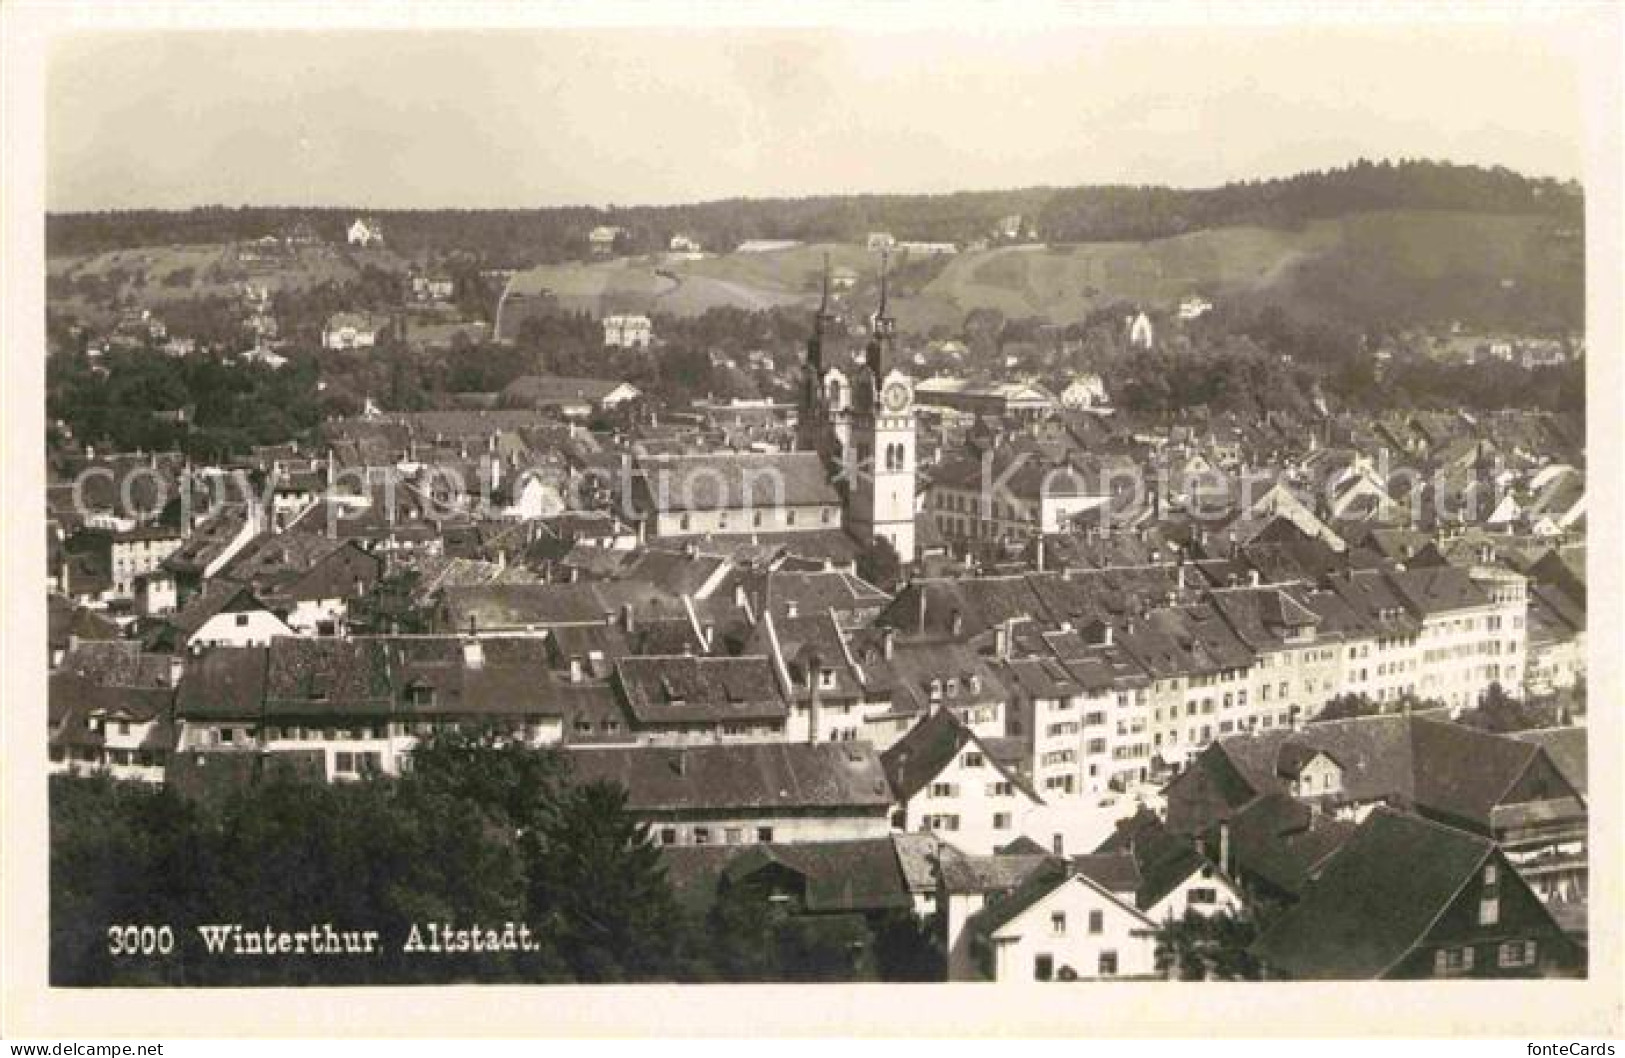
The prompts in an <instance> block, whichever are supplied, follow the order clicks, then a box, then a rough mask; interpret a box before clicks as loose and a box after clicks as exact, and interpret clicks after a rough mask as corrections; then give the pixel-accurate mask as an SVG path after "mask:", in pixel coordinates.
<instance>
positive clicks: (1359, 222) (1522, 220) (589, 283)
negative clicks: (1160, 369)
mask: <svg viewBox="0 0 1625 1058" xmlns="http://www.w3.org/2000/svg"><path fill="white" fill-rule="evenodd" d="M1554 227H1555V222H1553V221H1552V220H1550V219H1549V218H1544V217H1534V216H1509V215H1494V214H1480V213H1452V212H1427V211H1420V210H1388V211H1381V212H1374V213H1356V214H1351V215H1349V216H1346V217H1340V218H1336V219H1331V220H1321V221H1313V222H1310V223H1308V224H1305V225H1303V226H1302V227H1301V228H1297V229H1286V228H1263V227H1231V228H1215V229H1211V230H1207V231H1199V232H1193V233H1190V234H1187V235H1180V236H1175V237H1173V238H1168V239H1157V240H1152V241H1149V242H1097V243H1079V244H1075V245H1070V246H1009V247H999V248H994V249H989V250H982V251H977V252H968V253H962V254H959V255H958V256H956V257H953V258H950V259H948V260H947V261H946V263H945V264H944V265H943V267H942V268H941V271H940V273H939V274H938V275H936V277H935V278H933V279H931V280H930V281H929V282H927V283H926V284H925V285H924V286H923V288H921V289H919V290H918V291H917V292H913V293H905V294H901V295H900V296H897V297H895V298H894V300H893V306H894V309H895V311H896V314H897V317H898V320H899V322H900V323H901V325H902V326H903V327H904V328H905V329H908V330H915V331H925V330H928V329H930V328H931V327H933V326H938V325H940V326H946V327H950V328H957V327H958V326H959V325H960V323H961V322H962V321H963V320H964V317H965V314H966V313H967V312H969V311H971V310H972V309H976V308H992V309H997V310H999V311H1000V312H1002V313H1004V314H1005V315H1006V316H1010V317H1023V316H1046V317H1048V318H1049V319H1050V320H1052V321H1055V322H1057V323H1068V322H1073V321H1076V320H1081V319H1083V318H1085V317H1086V316H1088V314H1089V313H1090V312H1091V311H1093V310H1095V309H1097V308H1099V307H1101V306H1103V305H1106V304H1110V303H1112V302H1115V301H1120V300H1128V301H1134V302H1138V303H1141V304H1145V305H1147V306H1153V307H1160V308H1167V307H1170V306H1172V305H1173V304H1174V303H1176V302H1177V301H1178V300H1179V299H1180V298H1181V297H1183V296H1185V295H1187V294H1191V293H1197V292H1199V293H1203V294H1207V295H1209V296H1219V297H1223V296H1225V295H1234V294H1238V293H1270V292H1282V293H1285V292H1289V291H1292V290H1294V289H1295V283H1296V279H1297V276H1298V273H1299V271H1300V270H1301V269H1302V268H1304V267H1305V266H1306V265H1310V264H1312V263H1314V264H1321V265H1324V264H1328V263H1330V264H1332V265H1334V266H1336V267H1345V268H1346V267H1353V266H1354V265H1356V264H1357V265H1358V266H1359V267H1362V268H1372V269H1381V270H1383V271H1384V272H1385V273H1386V274H1387V275H1388V276H1389V277H1390V279H1391V280H1392V281H1394V282H1397V283H1404V282H1412V281H1415V282H1424V283H1425V282H1428V281H1432V280H1437V279H1440V278H1447V277H1457V276H1465V277H1479V278H1481V279H1483V280H1486V281H1491V280H1493V281H1495V282H1499V281H1500V280H1502V279H1511V280H1513V281H1514V282H1519V281H1534V280H1537V279H1538V278H1539V277H1540V276H1541V275H1542V274H1544V273H1548V272H1549V271H1550V270H1551V267H1552V264H1553V253H1554V250H1553V246H1552V238H1551V231H1552V229H1553V228H1554ZM826 252H828V253H829V254H830V259H831V263H832V264H833V265H834V266H836V267H846V268H852V269H854V270H856V271H857V272H858V273H859V275H860V282H859V288H860V291H862V292H863V293H862V294H860V296H872V291H873V287H874V279H875V273H876V269H877V267H878V260H877V258H876V256H875V255H874V254H871V253H868V252H867V251H865V250H864V249H863V248H862V247H859V246H855V245H852V244H809V245H805V246H798V247H795V248H792V249H788V250H779V251H773V252H769V253H732V254H724V255H720V256H707V257H705V258H703V259H700V260H680V259H673V258H667V257H665V256H663V255H660V256H650V257H636V258H623V259H617V260H614V261H604V262H594V263H590V264H568V265H556V266H549V267H546V268H538V269H533V270H530V271H528V272H524V273H521V274H520V275H519V276H518V277H516V278H515V282H514V289H515V290H516V291H519V292H525V293H537V292H539V291H541V290H544V289H546V290H551V291H552V292H553V294H554V295H555V296H556V297H557V298H558V299H559V303H560V305H561V307H563V308H566V309H569V310H577V311H579V310H585V311H590V312H595V313H603V312H627V311H633V312H670V313H674V314H681V315H691V314H696V313H699V312H703V311H704V310H705V309H707V308H710V307H713V306H720V305H729V306H734V307H738V308H765V307H767V306H769V305H793V304H802V305H806V306H810V305H811V304H813V303H814V301H815V299H816V296H817V289H818V275H819V271H820V269H821V268H822V267H823V256H824V254H825V253H826ZM1316 296H1324V291H1321V292H1319V293H1317V295H1316Z"/></svg>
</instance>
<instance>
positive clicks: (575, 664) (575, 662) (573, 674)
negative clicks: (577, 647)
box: [570, 654, 581, 683]
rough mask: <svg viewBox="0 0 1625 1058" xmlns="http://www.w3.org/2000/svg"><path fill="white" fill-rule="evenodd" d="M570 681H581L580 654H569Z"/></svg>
mask: <svg viewBox="0 0 1625 1058" xmlns="http://www.w3.org/2000/svg"><path fill="white" fill-rule="evenodd" d="M570 682H571V683H580V682H581V655H580V654H571V655H570Z"/></svg>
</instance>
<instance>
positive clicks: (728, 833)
mask: <svg viewBox="0 0 1625 1058" xmlns="http://www.w3.org/2000/svg"><path fill="white" fill-rule="evenodd" d="M722 840H723V841H724V842H725V843H727V844H729V845H739V844H743V842H744V840H745V831H744V829H743V828H741V827H728V828H726V829H725V830H723V832H722Z"/></svg>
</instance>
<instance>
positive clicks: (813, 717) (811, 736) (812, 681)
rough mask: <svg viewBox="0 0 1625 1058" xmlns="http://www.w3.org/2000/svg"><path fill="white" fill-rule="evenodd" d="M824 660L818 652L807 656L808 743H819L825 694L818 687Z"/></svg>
mask: <svg viewBox="0 0 1625 1058" xmlns="http://www.w3.org/2000/svg"><path fill="white" fill-rule="evenodd" d="M823 667H824V659H823V658H822V657H820V656H819V655H818V653H817V652H816V651H814V652H813V653H812V654H809V655H808V656H807V742H808V743H809V744H810V743H815V742H817V741H818V726H819V722H820V721H822V720H823V718H824V717H823V713H824V692H823V690H822V689H821V688H820V687H819V686H818V682H819V679H820V677H821V675H822V670H823Z"/></svg>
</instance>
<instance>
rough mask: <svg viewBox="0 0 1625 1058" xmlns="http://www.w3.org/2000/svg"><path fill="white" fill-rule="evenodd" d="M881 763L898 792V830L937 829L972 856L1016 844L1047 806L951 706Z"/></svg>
mask: <svg viewBox="0 0 1625 1058" xmlns="http://www.w3.org/2000/svg"><path fill="white" fill-rule="evenodd" d="M881 761H882V763H883V764H884V766H885V769H886V777H887V779H888V780H890V782H891V786H892V790H893V791H894V792H895V795H896V807H895V808H894V809H893V811H892V817H891V819H892V827H893V829H895V830H900V831H905V832H911V831H929V832H931V833H934V834H935V835H936V836H937V837H938V838H940V839H941V840H943V841H946V842H950V843H952V844H953V845H954V846H955V847H957V848H958V849H960V850H961V851H962V852H967V853H970V854H972V855H987V854H990V853H992V852H993V851H994V850H995V849H997V848H999V847H1001V846H1003V845H1007V844H1009V843H1010V842H1011V841H1013V840H1014V839H1015V838H1016V837H1017V836H1018V835H1020V834H1021V833H1022V829H1023V823H1024V822H1025V820H1026V817H1027V815H1028V814H1029V813H1031V812H1032V811H1033V809H1035V808H1037V807H1038V806H1040V805H1042V804H1043V803H1044V802H1043V799H1042V798H1040V797H1039V796H1038V794H1037V793H1035V792H1034V791H1033V789H1032V787H1031V786H1029V785H1028V783H1027V781H1026V780H1025V779H1023V778H1022V777H1021V776H1020V775H1019V774H1017V773H1016V772H1015V771H1013V770H1012V769H1010V768H1008V767H1006V766H1005V765H1004V764H1002V763H1001V762H1000V761H999V760H998V759H997V756H996V755H995V753H994V752H993V750H992V749H991V748H990V747H989V746H988V745H987V743H986V742H984V741H983V740H982V739H981V738H979V737H977V735H976V734H975V733H974V732H973V731H972V730H971V729H970V728H969V727H967V726H965V724H964V723H962V722H961V721H960V720H959V719H958V718H957V717H956V716H954V714H953V713H952V712H950V711H948V710H947V709H939V710H938V711H936V712H934V713H932V714H931V715H929V716H927V717H926V718H925V719H923V720H921V721H920V722H919V724H917V725H916V726H915V727H914V729H913V730H911V731H910V732H909V733H908V734H906V735H904V736H903V737H902V738H900V739H898V740H897V741H896V742H895V743H893V744H892V745H891V746H889V747H888V748H887V749H886V750H885V752H884V753H882V754H881Z"/></svg>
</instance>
